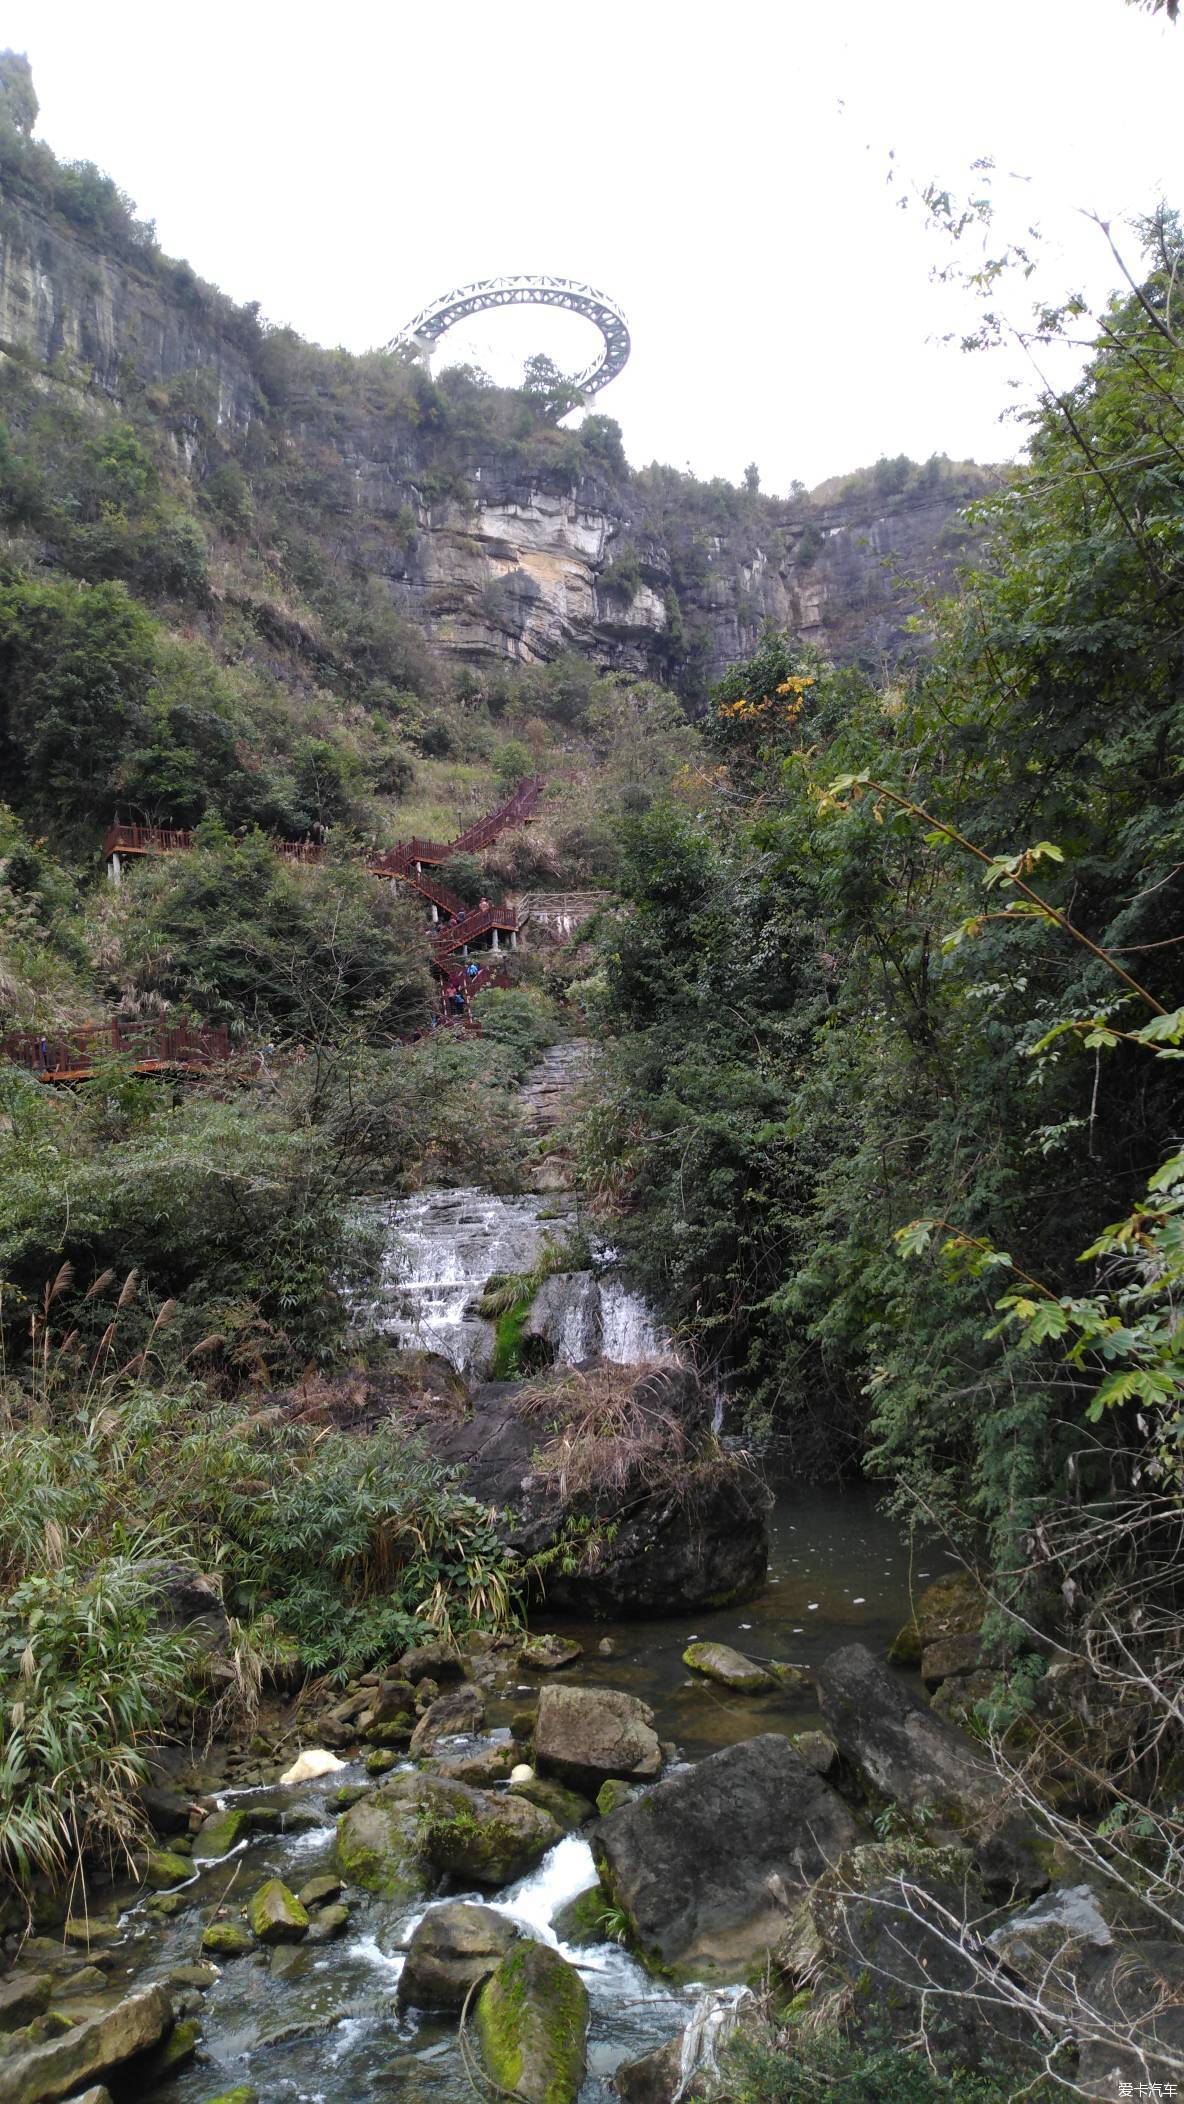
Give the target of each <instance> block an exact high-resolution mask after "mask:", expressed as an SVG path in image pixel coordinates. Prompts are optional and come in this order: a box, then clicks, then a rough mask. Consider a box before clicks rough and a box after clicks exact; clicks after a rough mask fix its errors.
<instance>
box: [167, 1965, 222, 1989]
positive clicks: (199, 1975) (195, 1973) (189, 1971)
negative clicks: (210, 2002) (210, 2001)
mask: <svg viewBox="0 0 1184 2104" xmlns="http://www.w3.org/2000/svg"><path fill="white" fill-rule="evenodd" d="M217 1977H218V1974H217V1972H216V1970H215V1968H214V1967H213V1966H212V1965H174V1967H173V1969H172V1971H171V1973H170V1974H169V1986H170V1987H192V1988H194V1989H195V1990H196V1992H197V1993H198V1994H208V1993H209V1990H210V1988H211V1987H212V1986H213V1985H214V1982H215V1980H216V1979H217Z"/></svg>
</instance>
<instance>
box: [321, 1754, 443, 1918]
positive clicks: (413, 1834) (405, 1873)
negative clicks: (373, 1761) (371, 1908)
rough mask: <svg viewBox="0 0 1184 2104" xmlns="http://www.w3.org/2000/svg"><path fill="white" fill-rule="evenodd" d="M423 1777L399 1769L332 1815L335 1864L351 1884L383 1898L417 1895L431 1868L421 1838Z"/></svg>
mask: <svg viewBox="0 0 1184 2104" xmlns="http://www.w3.org/2000/svg"><path fill="white" fill-rule="evenodd" d="M427 1784H428V1778H427V1776H424V1775H417V1774H416V1775H412V1774H407V1773H406V1772H403V1773H402V1774H399V1775H392V1776H390V1777H388V1779H387V1780H386V1781H385V1782H383V1783H380V1784H379V1786H378V1788H377V1789H376V1790H368V1791H367V1792H366V1794H365V1796H364V1797H359V1798H358V1799H357V1801H356V1802H355V1803H354V1804H352V1805H350V1806H349V1807H348V1809H347V1810H346V1811H344V1812H343V1813H342V1814H341V1817H340V1818H339V1819H338V1821H337V1867H338V1869H339V1870H340V1871H341V1874H342V1876H343V1877H344V1878H346V1879H348V1880H349V1882H350V1883H351V1884H354V1885H361V1886H362V1887H363V1888H364V1890H365V1891H367V1892H378V1893H380V1894H381V1895H382V1896H383V1898H384V1899H396V1900H405V1899H406V1900H411V1899H420V1898H422V1897H424V1896H425V1895H426V1894H427V1893H429V1892H431V1890H432V1889H433V1887H434V1885H435V1882H436V1875H435V1871H434V1870H433V1868H432V1865H431V1863H430V1862H429V1861H428V1859H427V1856H426V1855H425V1854H424V1851H423V1847H422V1845H421V1840H420V1822H421V1816H422V1813H423V1810H424V1807H425V1805H426V1802H427V1799H426V1791H427Z"/></svg>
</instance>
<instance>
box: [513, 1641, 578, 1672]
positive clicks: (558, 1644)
mask: <svg viewBox="0 0 1184 2104" xmlns="http://www.w3.org/2000/svg"><path fill="white" fill-rule="evenodd" d="M583 1656H584V1647H583V1645H582V1644H577V1642H576V1640H575V1638H574V1637H572V1636H528V1637H527V1639H526V1642H525V1643H524V1644H523V1646H522V1649H521V1651H520V1652H519V1653H518V1662H519V1664H520V1665H523V1666H526V1667H528V1668H529V1669H531V1670H533V1671H534V1672H536V1673H557V1672H559V1671H560V1669H561V1668H562V1667H563V1666H572V1665H574V1664H575V1662H576V1660H577V1658H582V1657H583Z"/></svg>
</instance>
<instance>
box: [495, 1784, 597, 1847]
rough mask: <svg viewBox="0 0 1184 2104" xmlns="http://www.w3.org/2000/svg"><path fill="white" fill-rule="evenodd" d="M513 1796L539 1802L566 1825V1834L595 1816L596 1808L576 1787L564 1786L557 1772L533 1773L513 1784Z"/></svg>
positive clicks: (559, 1822)
mask: <svg viewBox="0 0 1184 2104" xmlns="http://www.w3.org/2000/svg"><path fill="white" fill-rule="evenodd" d="M510 1795H511V1797H525V1798H526V1799H527V1801H528V1802H529V1803H530V1804H537V1805H538V1806H539V1808H540V1810H542V1811H544V1812H547V1813H548V1814H549V1815H550V1817H551V1818H552V1819H553V1820H554V1821H555V1824H556V1825H557V1826H559V1827H562V1829H563V1831H564V1833H565V1834H570V1833H573V1832H574V1831H575V1829H576V1827H577V1826H583V1825H584V1824H585V1822H586V1821H587V1820H589V1819H592V1818H594V1817H595V1813H596V1808H595V1806H594V1805H592V1804H591V1803H590V1802H589V1800H588V1799H587V1798H586V1797H581V1796H580V1794H579V1792H578V1791H576V1790H568V1789H565V1788H564V1785H563V1784H562V1783H557V1782H556V1780H555V1778H554V1776H553V1775H532V1776H531V1778H530V1781H529V1782H528V1783H511V1784H510Z"/></svg>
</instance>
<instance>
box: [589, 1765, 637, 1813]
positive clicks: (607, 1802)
mask: <svg viewBox="0 0 1184 2104" xmlns="http://www.w3.org/2000/svg"><path fill="white" fill-rule="evenodd" d="M637 1795H638V1793H637V1791H636V1790H635V1789H634V1787H633V1784H632V1783H623V1782H622V1781H621V1778H620V1776H619V1775H610V1776H609V1779H608V1781H607V1782H606V1783H601V1785H600V1788H599V1790H598V1791H597V1792H596V1809H597V1811H598V1812H599V1813H600V1816H601V1818H602V1819H607V1817H608V1815H609V1813H610V1812H619V1811H620V1809H621V1806H622V1805H623V1804H632V1803H633V1801H634V1799H635V1797H636V1796H637Z"/></svg>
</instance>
